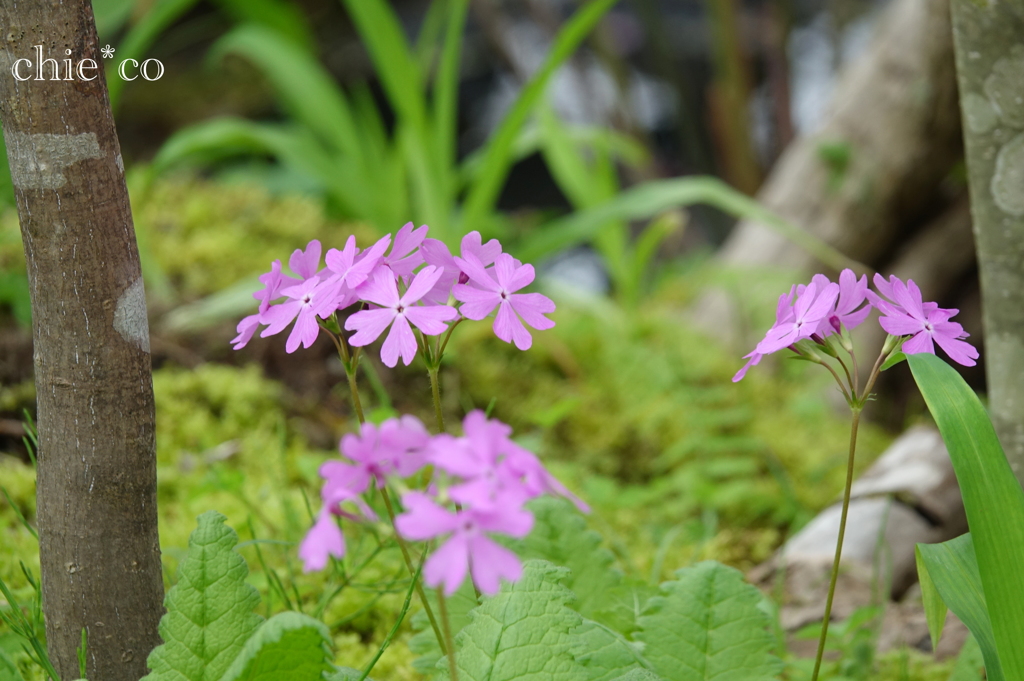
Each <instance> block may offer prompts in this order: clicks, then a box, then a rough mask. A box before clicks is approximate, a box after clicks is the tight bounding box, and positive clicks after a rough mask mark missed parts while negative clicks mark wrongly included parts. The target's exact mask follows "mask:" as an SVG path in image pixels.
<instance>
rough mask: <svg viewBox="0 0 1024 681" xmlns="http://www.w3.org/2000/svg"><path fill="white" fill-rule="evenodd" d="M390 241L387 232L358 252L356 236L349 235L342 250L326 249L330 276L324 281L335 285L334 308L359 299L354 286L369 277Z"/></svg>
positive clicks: (344, 306) (337, 308) (342, 307)
mask: <svg viewBox="0 0 1024 681" xmlns="http://www.w3.org/2000/svg"><path fill="white" fill-rule="evenodd" d="M390 243H391V235H390V234H388V235H387V236H385V237H383V238H382V239H380V240H379V241H377V243H375V244H374V245H373V246H371V247H370V248H368V249H366V250H365V251H363V252H361V253H360V251H359V249H358V248H356V238H355V237H354V236H350V237H349V238H348V241H346V242H345V248H344V250H341V251H339V250H338V249H336V248H332V249H331V250H329V251H327V257H326V258H325V259H324V260H325V261H326V262H327V269H328V270H330V271H331V276H330V277H329V278H328V279H327V281H326V282H325V283H327V284H329V285H332V286H334V287H335V288H334V297H335V308H334V309H336V310H340V309H344V308H346V307H348V306H349V305H351V304H352V303H354V302H356V300H358V299H359V297H358V295H356V293H355V288H356V287H357V286H359V285H360V284H362V283H363V282H365V281H366V280H367V279H368V278H369V277H370V275H371V273H372V272H373V270H374V268H375V267H377V265H378V264H379V263H380V259H381V256H382V255H384V251H386V250H387V248H388V244H390ZM332 312H333V310H332Z"/></svg>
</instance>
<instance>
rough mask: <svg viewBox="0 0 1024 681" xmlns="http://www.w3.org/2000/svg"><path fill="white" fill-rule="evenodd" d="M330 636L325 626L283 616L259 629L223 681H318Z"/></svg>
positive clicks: (303, 617) (294, 614) (301, 617)
mask: <svg viewBox="0 0 1024 681" xmlns="http://www.w3.org/2000/svg"><path fill="white" fill-rule="evenodd" d="M330 643H331V632H330V631H329V630H328V629H327V626H326V625H324V623H323V622H320V621H318V620H315V619H313V618H312V617H308V616H306V615H302V614H299V613H297V612H282V613H280V614H278V615H274V616H273V617H271V618H270V619H269V620H267V621H266V622H264V623H263V624H261V625H260V628H259V629H257V630H256V633H255V634H253V635H252V637H251V638H249V640H248V641H246V643H245V647H244V648H242V652H241V653H239V655H238V657H237V658H235V661H234V662H233V663H232V664H231V666H230V667H229V668H228V670H227V671H226V672H225V673H224V676H222V677H221V679H220V681H318V679H320V678H321V677H322V676H323V673H324V672H325V671H327V670H329V669H330V668H331V666H330V665H329V664H328V663H327V652H328V646H330Z"/></svg>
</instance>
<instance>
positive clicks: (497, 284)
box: [452, 253, 555, 350]
mask: <svg viewBox="0 0 1024 681" xmlns="http://www.w3.org/2000/svg"><path fill="white" fill-rule="evenodd" d="M455 262H456V263H458V265H459V267H460V269H461V270H462V271H463V272H465V273H466V274H468V275H469V279H470V282H471V283H472V284H475V285H476V286H479V287H480V288H476V287H475V286H469V285H466V284H456V285H455V286H454V287H453V289H452V293H453V294H454V295H455V298H456V299H457V300H460V301H462V302H463V303H465V304H464V305H463V306H462V307H461V308H460V309H459V311H460V312H461V313H462V316H464V317H466V318H467V319H473V320H480V319H483V318H484V317H486V316H487V315H488V314H490V313H491V311H492V310H494V308H495V307H497V308H498V314H497V316H496V317H495V319H494V334H495V335H496V336H497V337H498V338H500V339H501V340H503V341H505V342H506V343H510V342H512V341H513V340H514V341H515V344H516V347H517V348H519V349H520V350H528V349H529V348H530V346H531V345H532V344H533V337H532V336H531V335H530V332H529V331H527V330H526V327H525V326H523V323H522V322H521V321H520V319H519V318H520V317H522V319H523V321H525V322H526V323H527V324H529V325H530V326H532V327H533V328H535V329H537V330H540V331H542V330H544V329H550V328H551V327H553V326H554V325H555V323H554V322H553V321H551V320H550V319H548V318H547V317H545V316H544V315H545V314H548V313H551V312H554V311H555V304H554V303H553V302H551V300H550V299H549V298H547V297H546V296H543V295H541V294H539V293H521V294H516V293H515V292H516V291H518V290H519V289H521V288H523V287H524V286H526V285H528V284H529V283H530V282H532V281H533V278H534V271H533V266H532V265H517V264H516V261H515V260H514V259H513V258H512V256H510V255H508V254H507V253H502V254H501V255H499V256H498V257H497V259H496V260H495V262H494V268H493V272H494V274H495V277H496V278H497V281H495V279H492V278H491V276H490V274H488V271H487V270H486V269H484V265H483V263H481V262H480V260H479V259H478V258H476V257H475V256H473V254H472V253H467V254H466V257H465V258H455ZM517 315H518V316H517Z"/></svg>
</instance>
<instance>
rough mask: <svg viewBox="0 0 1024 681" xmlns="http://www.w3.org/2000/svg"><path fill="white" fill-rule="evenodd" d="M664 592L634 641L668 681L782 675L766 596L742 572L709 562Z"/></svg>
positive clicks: (756, 679)
mask: <svg viewBox="0 0 1024 681" xmlns="http://www.w3.org/2000/svg"><path fill="white" fill-rule="evenodd" d="M661 591H662V596H660V597H656V598H652V599H651V601H650V602H649V604H648V607H647V611H646V614H645V615H644V616H643V617H641V618H640V626H641V627H643V629H642V631H640V632H638V633H637V634H636V635H635V638H637V639H638V640H641V641H643V642H644V643H645V644H646V647H645V648H644V657H646V658H647V659H648V660H650V662H651V664H652V665H653V666H654V671H655V672H657V673H658V674H660V675H661V676H662V677H664V678H665V679H667V681H705V680H710V679H716V680H719V681H726V680H729V681H740V680H742V681H768V680H770V679H774V678H775V675H776V674H777V673H778V672H779V671H780V670H781V667H782V664H781V662H780V661H779V660H778V658H776V657H775V656H774V655H772V652H771V651H772V647H773V645H774V641H773V639H772V636H771V634H770V633H769V632H768V628H769V627H770V626H771V622H770V621H769V618H768V615H767V614H766V613H765V612H764V611H763V610H762V609H761V608H760V607H759V606H760V603H761V598H762V596H761V592H760V591H758V590H757V588H756V587H754V586H752V585H750V584H747V583H746V582H744V581H743V575H742V574H741V573H740V572H739V571H738V570H734V569H733V568H730V567H726V566H725V565H722V564H720V563H715V562H712V561H705V562H703V563H698V564H697V565H695V566H693V567H690V568H684V569H682V570H679V571H678V572H677V573H676V580H674V581H671V582H666V583H665V584H662V585H661Z"/></svg>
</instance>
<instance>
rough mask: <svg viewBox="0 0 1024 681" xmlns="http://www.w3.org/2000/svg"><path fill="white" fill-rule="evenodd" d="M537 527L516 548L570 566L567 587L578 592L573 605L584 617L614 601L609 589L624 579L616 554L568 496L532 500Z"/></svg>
mask: <svg viewBox="0 0 1024 681" xmlns="http://www.w3.org/2000/svg"><path fill="white" fill-rule="evenodd" d="M529 509H530V511H531V512H533V515H534V523H533V530H532V531H531V532H530V534H529V535H527V536H526V538H525V539H523V540H522V541H519V542H515V543H514V544H513V546H512V548H513V550H514V551H515V552H516V553H517V554H518V555H519V556H520V557H521V558H523V559H524V560H525V559H530V558H539V559H542V560H548V561H551V562H552V563H554V564H555V565H558V566H561V567H567V568H569V571H570V572H569V575H568V576H567V577H566V578H565V579H564V581H563V584H564V585H565V586H566V588H568V589H570V590H572V592H573V593H575V594H576V601H575V602H574V603H572V604H571V607H572V608H574V609H575V610H578V611H579V612H580V613H581V614H583V616H584V617H590V618H593V613H594V612H595V611H597V610H599V609H601V608H603V607H605V606H607V605H610V604H611V602H610V600H609V599H607V596H608V595H609V591H610V590H611V589H614V588H615V587H616V586H618V585H619V583H620V582H621V581H622V575H621V573H620V572H619V571H618V570H616V569H614V568H613V567H612V565H613V563H614V562H615V557H614V556H613V555H612V553H611V551H609V550H608V549H606V548H604V547H602V546H601V541H602V540H601V535H599V534H598V533H596V532H594V531H593V530H588V529H587V521H586V520H585V519H584V518H583V516H582V515H581V514H580V513H579V512H578V511H577V510H576V508H575V507H574V506H573V505H572V504H571V503H569V502H568V501H566V500H565V499H556V498H554V497H540V498H539V499H536V500H534V501H532V502H530V505H529Z"/></svg>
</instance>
